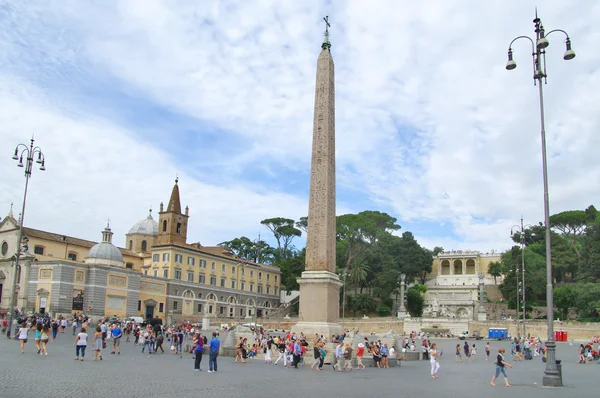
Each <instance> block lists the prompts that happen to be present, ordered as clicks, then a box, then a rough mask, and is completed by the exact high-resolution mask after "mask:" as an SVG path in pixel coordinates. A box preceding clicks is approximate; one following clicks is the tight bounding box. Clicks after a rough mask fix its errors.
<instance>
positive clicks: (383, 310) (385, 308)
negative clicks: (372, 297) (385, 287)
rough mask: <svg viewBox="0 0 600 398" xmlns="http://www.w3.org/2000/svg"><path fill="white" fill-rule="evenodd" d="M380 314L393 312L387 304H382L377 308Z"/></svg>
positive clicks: (386, 314)
mask: <svg viewBox="0 0 600 398" xmlns="http://www.w3.org/2000/svg"><path fill="white" fill-rule="evenodd" d="M375 311H376V312H377V314H379V316H388V315H390V313H391V312H392V309H391V308H390V307H388V306H387V305H385V304H381V305H379V306H378V307H377V309H376V310H375Z"/></svg>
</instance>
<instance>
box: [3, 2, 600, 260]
mask: <svg viewBox="0 0 600 398" xmlns="http://www.w3.org/2000/svg"><path fill="white" fill-rule="evenodd" d="M536 3H537V5H538V7H539V14H540V16H541V17H542V19H543V22H544V25H545V27H546V30H547V31H549V30H552V29H556V28H560V29H564V30H566V31H567V32H568V33H569V35H570V36H571V37H572V41H573V48H574V50H575V51H576V52H577V57H576V58H575V59H574V60H572V61H569V62H566V61H563V59H562V55H563V53H564V36H562V34H561V33H560V32H556V33H553V34H552V35H550V37H549V40H550V43H551V44H550V47H549V48H548V55H547V64H548V75H549V79H548V85H546V86H544V90H545V105H546V122H547V140H548V160H549V181H550V201H551V204H550V205H551V212H552V213H555V212H559V211H563V210H567V209H574V208H577V209H583V208H585V207H587V206H588V205H590V204H592V203H594V202H595V204H596V205H600V203H598V201H597V199H598V198H599V197H600V185H599V184H598V181H599V180H600V161H599V160H598V157H597V152H598V147H599V144H600V134H598V131H600V112H598V110H597V108H598V104H600V72H599V70H598V67H599V65H600V53H599V52H598V43H600V29H598V28H597V27H596V28H594V26H597V21H598V20H600V3H599V2H597V1H595V0H573V1H568V2H567V1H559V0H547V1H546V0H544V1H540V0H537V1H536V2H535V3H534V2H533V1H529V0H523V1H505V0H490V1H485V2H481V1H475V0H455V1H443V0H438V1H434V0H424V1H418V2H414V1H392V0H390V1H379V0H370V1H362V0H355V1H335V2H333V1H316V0H314V1H313V0H305V1H293V0H289V1H283V0H282V1H275V0H271V1H270V0H260V1H259V0H255V1H251V0H249V1H225V0H223V1H209V0H201V1H191V0H163V1H160V0H139V1H134V0H117V1H108V0H56V1H49V0H44V1H42V0H39V1H35V0H32V1H21V0H8V1H7V0H0V22H1V23H0V142H1V145H0V148H2V153H3V155H2V156H0V214H2V215H5V214H7V213H8V211H9V209H10V204H11V202H14V203H15V214H17V213H18V212H19V210H17V208H20V206H21V203H22V195H23V186H24V178H23V174H22V169H19V168H17V167H15V166H16V165H15V162H14V161H12V160H11V156H12V151H13V148H14V146H15V145H16V144H17V143H20V142H27V140H28V139H29V138H30V137H31V135H32V134H35V139H36V144H39V145H40V146H41V147H42V149H43V151H44V154H45V156H46V159H47V162H46V163H47V164H46V167H47V171H46V172H45V173H42V172H39V171H38V170H35V171H34V174H33V177H32V179H31V183H30V188H29V196H28V202H27V203H28V206H27V211H26V225H28V226H31V227H34V228H39V229H45V230H49V231H53V232H58V233H62V234H66V235H71V236H78V237H82V238H87V239H90V240H98V239H100V231H101V229H102V228H103V227H104V225H105V223H106V221H105V220H106V219H107V218H110V219H111V225H112V227H113V231H114V232H115V241H116V243H118V244H120V245H122V244H124V240H125V239H124V234H125V233H126V232H127V231H128V229H129V228H130V227H131V225H133V224H134V223H135V222H136V221H138V220H140V219H143V218H144V217H146V215H147V213H148V209H149V208H150V207H152V208H153V209H154V210H155V211H156V210H158V206H159V203H160V202H161V201H164V202H167V201H168V199H169V195H170V191H171V188H172V185H173V182H174V181H173V180H174V179H175V176H176V175H177V174H178V175H179V178H180V189H181V198H182V205H183V206H185V205H189V207H190V215H191V219H190V230H189V239H188V240H189V241H190V242H192V241H200V242H201V243H202V244H205V245H212V244H216V243H219V242H221V241H223V240H228V239H232V238H234V237H238V236H242V235H246V236H249V237H256V235H258V233H259V232H260V233H261V234H262V235H263V236H265V235H268V231H267V230H266V229H265V228H264V227H263V228H261V226H260V223H259V222H260V220H262V219H264V218H269V217H277V216H283V217H289V218H294V219H298V218H299V217H301V216H305V215H306V214H307V209H308V185H309V169H310V150H311V135H312V118H313V101H314V86H315V72H316V70H315V67H316V59H317V56H318V54H319V51H320V43H321V41H322V34H323V30H324V26H323V22H322V17H323V16H325V15H329V18H330V21H331V24H332V27H331V41H332V45H333V46H332V54H333V57H334V61H335V66H336V95H337V96H336V129H337V131H336V138H337V153H336V157H337V173H338V174H337V184H338V185H337V189H338V203H337V209H338V214H343V213H348V212H359V211H362V210H367V209H369V210H380V211H385V212H388V213H389V214H391V215H393V216H395V217H397V218H398V220H399V223H400V224H401V225H402V231H405V230H410V231H412V232H413V233H414V234H415V236H416V237H417V238H418V239H419V241H420V242H421V244H423V245H424V246H426V247H429V248H433V247H434V246H443V247H444V248H445V249H447V250H451V249H478V250H482V251H489V250H491V249H496V250H503V249H506V248H507V247H509V246H510V244H511V242H510V239H509V233H510V228H511V226H512V225H514V224H516V223H518V221H519V218H520V216H521V214H522V215H523V216H524V218H525V222H526V223H536V222H538V221H541V220H542V219H543V207H542V203H543V201H542V199H543V196H542V192H543V191H542V173H541V149H540V148H541V146H540V133H539V131H540V118H539V103H538V91H537V88H536V87H534V86H533V79H532V72H531V70H532V67H531V57H530V54H531V47H530V44H529V43H528V42H526V41H518V42H517V43H516V44H515V45H514V50H515V59H516V61H517V62H518V63H519V67H518V68H517V69H516V70H514V71H512V72H508V71H506V70H505V69H504V66H505V62H506V52H507V48H508V44H509V43H510V41H511V40H512V39H513V38H514V37H516V36H518V35H533V24H532V22H531V21H532V19H533V17H534V6H535V5H536ZM299 243H300V244H302V242H299Z"/></svg>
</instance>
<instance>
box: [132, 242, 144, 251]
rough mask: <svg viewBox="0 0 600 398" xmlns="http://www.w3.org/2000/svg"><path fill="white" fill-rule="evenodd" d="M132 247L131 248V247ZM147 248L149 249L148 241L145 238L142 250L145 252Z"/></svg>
mask: <svg viewBox="0 0 600 398" xmlns="http://www.w3.org/2000/svg"><path fill="white" fill-rule="evenodd" d="M130 249H131V248H130ZM146 249H148V243H147V242H146V241H145V240H143V241H142V251H143V252H145V251H146Z"/></svg>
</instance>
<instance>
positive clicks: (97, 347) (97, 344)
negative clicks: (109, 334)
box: [92, 326, 103, 361]
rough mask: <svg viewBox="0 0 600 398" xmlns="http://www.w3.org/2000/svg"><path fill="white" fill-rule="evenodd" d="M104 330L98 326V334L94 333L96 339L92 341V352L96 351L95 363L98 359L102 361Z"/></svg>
mask: <svg viewBox="0 0 600 398" xmlns="http://www.w3.org/2000/svg"><path fill="white" fill-rule="evenodd" d="M102 335H103V333H102V328H101V327H100V326H96V332H95V333H94V339H93V340H92V350H94V361H97V360H98V358H100V360H102Z"/></svg>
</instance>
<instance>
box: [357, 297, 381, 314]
mask: <svg viewBox="0 0 600 398" xmlns="http://www.w3.org/2000/svg"><path fill="white" fill-rule="evenodd" d="M375 308H376V305H375V300H373V297H371V296H369V295H368V294H357V295H356V296H354V298H353V299H352V311H353V312H354V315H356V313H357V312H362V313H367V312H371V311H373V310H374V309H375Z"/></svg>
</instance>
